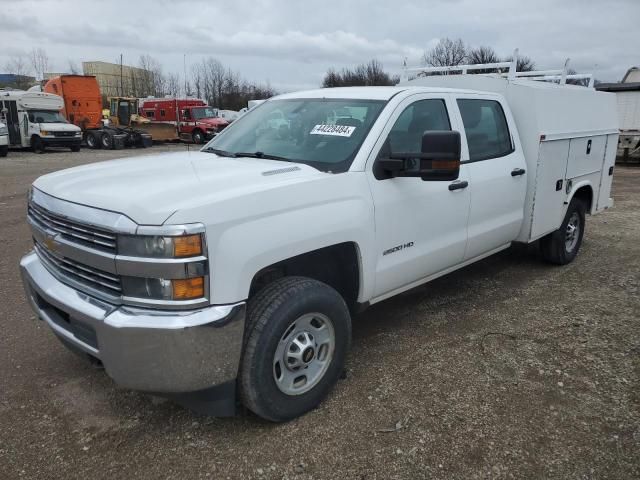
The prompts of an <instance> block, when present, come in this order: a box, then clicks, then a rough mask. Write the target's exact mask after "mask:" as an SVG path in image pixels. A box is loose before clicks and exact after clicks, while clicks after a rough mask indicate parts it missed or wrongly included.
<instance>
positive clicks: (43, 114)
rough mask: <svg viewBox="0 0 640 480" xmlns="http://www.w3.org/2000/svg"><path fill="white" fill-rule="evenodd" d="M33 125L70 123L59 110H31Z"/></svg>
mask: <svg viewBox="0 0 640 480" xmlns="http://www.w3.org/2000/svg"><path fill="white" fill-rule="evenodd" d="M29 121H30V122H31V123H69V122H67V120H66V119H65V118H64V117H63V116H62V114H61V113H60V112H58V111H57V110H29Z"/></svg>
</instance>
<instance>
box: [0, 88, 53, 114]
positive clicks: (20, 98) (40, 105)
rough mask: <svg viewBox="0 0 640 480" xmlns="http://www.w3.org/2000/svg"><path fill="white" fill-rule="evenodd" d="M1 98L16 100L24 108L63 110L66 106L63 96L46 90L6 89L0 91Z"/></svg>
mask: <svg viewBox="0 0 640 480" xmlns="http://www.w3.org/2000/svg"><path fill="white" fill-rule="evenodd" d="M0 100H16V101H17V103H18V106H19V107H21V108H23V109H42V110H61V109H62V107H64V101H63V100H62V97H60V96H58V95H54V94H53V93H45V92H27V91H24V90H4V91H0Z"/></svg>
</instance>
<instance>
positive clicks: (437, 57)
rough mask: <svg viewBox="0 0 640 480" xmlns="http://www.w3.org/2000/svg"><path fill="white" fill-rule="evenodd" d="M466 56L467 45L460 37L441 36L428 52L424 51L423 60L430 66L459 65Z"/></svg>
mask: <svg viewBox="0 0 640 480" xmlns="http://www.w3.org/2000/svg"><path fill="white" fill-rule="evenodd" d="M466 58H467V47H466V46H465V44H464V42H463V41H462V39H461V38H458V39H456V40H451V39H450V38H442V39H440V41H439V42H438V44H437V45H436V46H435V47H433V48H432V49H431V50H429V51H428V52H424V55H423V62H424V63H425V65H429V66H431V67H446V66H450V65H461V64H462V63H464V61H465V60H466Z"/></svg>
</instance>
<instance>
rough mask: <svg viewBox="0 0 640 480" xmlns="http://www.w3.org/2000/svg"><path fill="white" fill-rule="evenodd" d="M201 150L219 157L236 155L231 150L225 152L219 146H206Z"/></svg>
mask: <svg viewBox="0 0 640 480" xmlns="http://www.w3.org/2000/svg"><path fill="white" fill-rule="evenodd" d="M202 151H203V152H208V153H215V154H216V155H218V156H219V157H232V158H234V157H236V156H237V155H236V154H235V153H233V152H227V151H225V150H220V149H219V148H213V147H207V148H205V149H203V150H202Z"/></svg>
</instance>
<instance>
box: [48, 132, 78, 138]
mask: <svg viewBox="0 0 640 480" xmlns="http://www.w3.org/2000/svg"><path fill="white" fill-rule="evenodd" d="M75 135H76V132H53V136H54V137H75Z"/></svg>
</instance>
